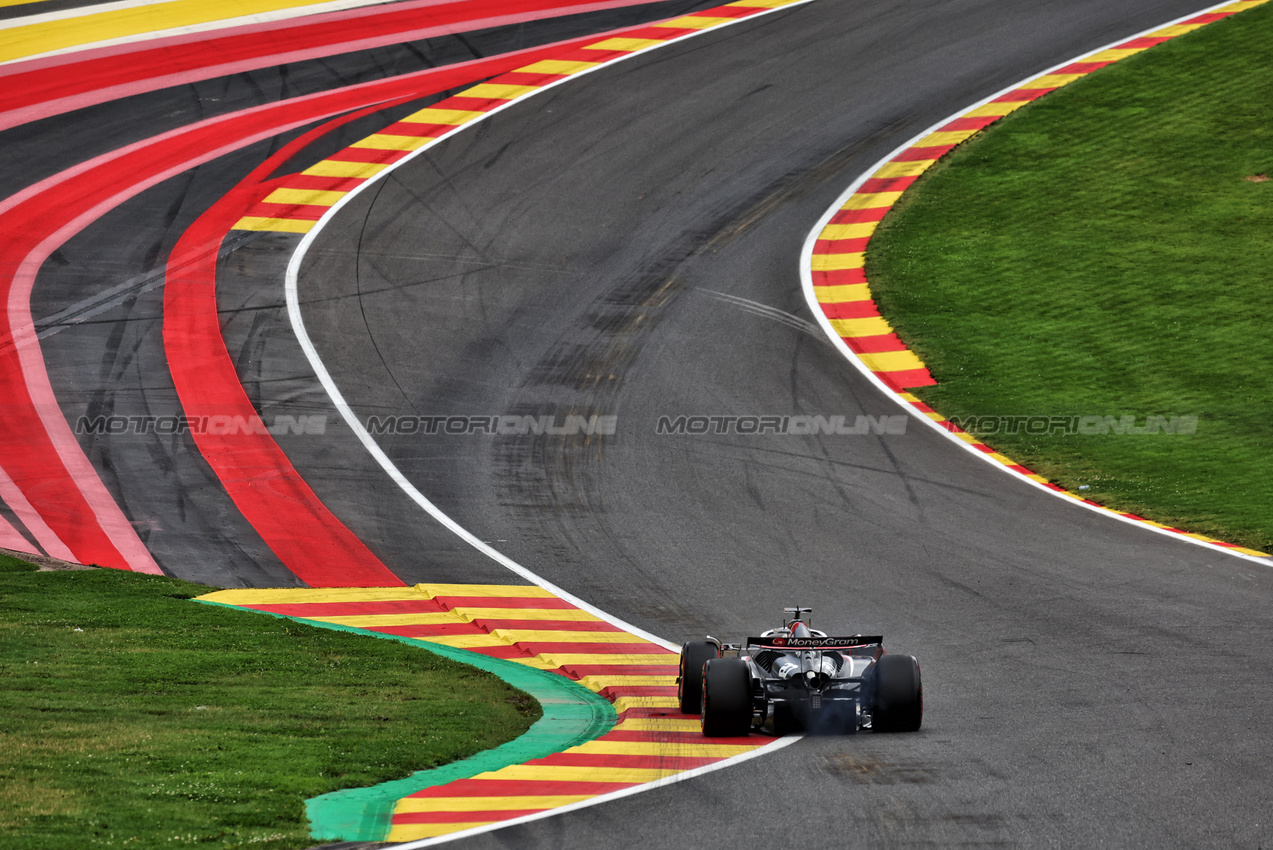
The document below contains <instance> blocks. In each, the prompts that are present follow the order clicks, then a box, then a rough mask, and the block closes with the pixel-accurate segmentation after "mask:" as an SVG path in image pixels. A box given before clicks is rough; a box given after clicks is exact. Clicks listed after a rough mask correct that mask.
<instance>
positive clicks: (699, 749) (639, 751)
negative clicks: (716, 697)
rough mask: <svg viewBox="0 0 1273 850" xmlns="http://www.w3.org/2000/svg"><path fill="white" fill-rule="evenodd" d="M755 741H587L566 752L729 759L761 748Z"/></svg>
mask: <svg viewBox="0 0 1273 850" xmlns="http://www.w3.org/2000/svg"><path fill="white" fill-rule="evenodd" d="M762 745H763V742H762V741H759V740H758V741H757V742H756V743H755V745H754V746H748V745H747V744H710V743H698V742H694V743H673V742H671V741H606V740H599V741H589V742H588V743H586V744H580V745H579V746H577V747H571V748H570V749H568V750H566V752H568V753H588V754H594V755H613V756H669V757H676V758H685V757H693V756H708V757H715V758H729V757H730V756H736V755H741V754H742V753H749V752H751V751H752V750H754V749H756V747H759V746H762Z"/></svg>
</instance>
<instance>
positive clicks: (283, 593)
mask: <svg viewBox="0 0 1273 850" xmlns="http://www.w3.org/2000/svg"><path fill="white" fill-rule="evenodd" d="M199 598H200V599H206V600H208V601H209V602H224V603H225V604H227V605H286V604H294V603H304V602H399V601H412V600H414V601H419V600H420V599H422V598H423V597H422V596H421V595H420V594H419V593H416V592H415V590H413V589H412V588H410V587H332V588H321V589H314V588H308V587H291V588H268V589H260V590H258V589H253V588H243V589H234V590H218V591H215V592H213V593H208V594H206V595H204V596H200V597H199Z"/></svg>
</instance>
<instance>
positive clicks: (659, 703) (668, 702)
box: [613, 697, 681, 714]
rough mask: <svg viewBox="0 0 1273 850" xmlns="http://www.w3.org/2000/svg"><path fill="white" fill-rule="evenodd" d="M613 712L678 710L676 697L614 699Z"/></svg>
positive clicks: (678, 703) (678, 705) (678, 704)
mask: <svg viewBox="0 0 1273 850" xmlns="http://www.w3.org/2000/svg"><path fill="white" fill-rule="evenodd" d="M613 702H614V710H615V711H617V712H619V713H620V714H622V713H623V712H625V711H627V710H628V709H629V708H680V705H681V703H680V701H679V700H678V699H677V698H676V697H616V698H615V699H614V700H613Z"/></svg>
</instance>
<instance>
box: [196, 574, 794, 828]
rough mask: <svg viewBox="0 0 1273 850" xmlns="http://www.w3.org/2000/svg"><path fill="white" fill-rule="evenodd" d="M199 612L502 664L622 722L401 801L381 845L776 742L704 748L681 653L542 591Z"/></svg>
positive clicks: (341, 594)
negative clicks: (558, 684) (336, 630)
mask: <svg viewBox="0 0 1273 850" xmlns="http://www.w3.org/2000/svg"><path fill="white" fill-rule="evenodd" d="M200 601H205V602H218V603H221V604H223V605H234V606H237V607H241V608H249V609H252V610H255V611H265V612H269V613H272V614H281V615H284V616H288V617H298V618H303V619H305V620H311V621H316V622H319V623H329V624H333V625H339V626H344V627H347V628H356V629H363V630H366V631H368V632H376V633H380V634H390V635H397V636H399V637H409V638H413V639H416V640H421V641H427V642H429V643H437V644H443V645H445V646H449V647H455V648H459V649H465V650H468V651H470V652H475V653H480V654H482V655H488V656H492V657H495V658H503V659H506V660H509V661H514V662H517V663H519V664H525V665H528V666H531V667H536V668H539V669H540V670H548V671H551V672H554V673H557V674H559V675H561V676H565V677H567V678H570V679H573V680H574V681H576V682H578V683H579V684H580V685H583V686H584V687H585V688H587V689H588V690H590V691H593V692H594V693H597V694H600V695H601V696H603V697H605V698H607V699H609V700H610V702H612V703H613V704H614V709H615V713H616V714H617V715H618V722H617V723H616V725H615V726H614V727H613V728H612V729H611V730H610V731H609V732H607V733H605V734H604V735H601V736H600V737H598V738H596V739H594V740H592V741H588V742H586V743H584V744H581V745H579V746H576V747H571V748H570V749H568V750H565V751H564V752H560V753H556V754H554V755H551V756H548V757H546V758H541V759H535V760H533V761H529V762H526V763H525V764H518V765H510V766H508V767H504V768H501V769H499V770H493V771H489V772H486V773H480V774H478V775H476V776H474V777H472V778H469V779H459V780H455V781H453V782H449V783H447V784H445V785H438V786H435V787H432V788H428V789H426V790H424V791H420V792H419V793H416V794H413V795H411V796H409V797H405V798H403V799H401V800H399V801H398V804H397V806H396V807H395V809H394V813H393V824H392V828H391V831H390V832H389V834H388V836H387V837H386V839H385V840H387V841H412V840H416V839H420V838H430V837H433V836H438V835H446V834H448V833H452V832H459V831H461V830H465V829H470V828H473V827H479V826H486V825H488V824H492V823H497V822H499V821H504V820H510V819H512V818H516V817H521V816H523V815H529V814H535V813H538V812H543V811H546V810H549V809H554V808H558V807H560V806H566V805H570V804H572V803H578V802H582V801H585V800H588V799H591V798H593V797H597V796H600V795H602V794H608V793H610V792H613V791H620V790H623V789H626V788H632V787H634V786H638V785H643V784H645V783H647V782H652V781H654V780H658V779H664V778H666V777H669V776H675V775H676V774H678V773H683V772H685V771H687V770H691V769H694V768H699V767H704V766H706V765H709V764H712V763H714V762H718V761H721V760H723V759H726V758H730V757H733V756H737V755H741V754H743V753H747V752H751V751H752V750H755V749H758V748H759V747H762V746H764V745H766V744H769V743H772V741H773V739H772V738H768V737H765V736H762V735H751V736H746V737H740V738H712V739H711V740H710V741H708V740H707V739H705V738H704V737H703V735H702V732H701V730H700V728H699V719H698V717H697V716H689V715H684V714H681V713H680V709H679V704H678V701H677V697H676V676H677V672H678V666H679V655H678V653H677V652H674V651H672V650H670V649H667V648H666V647H663V646H661V645H659V644H656V643H652V642H651V641H649V640H646V639H645V638H642V637H639V636H637V635H634V634H632V633H630V632H626V631H624V630H623V629H621V628H619V627H618V626H616V625H614V624H612V623H610V622H608V621H607V620H603V619H601V618H600V617H598V616H596V615H595V614H592V613H591V612H589V611H585V610H582V609H580V608H578V607H576V606H574V605H572V604H571V603H570V602H568V601H566V600H564V599H561V598H559V597H557V596H555V595H553V594H552V593H550V592H548V591H547V590H544V589H543V588H540V587H535V586H527V585H470V584H420V585H416V586H415V587H397V588H301V589H295V588H293V589H282V590H221V591H217V592H215V593H211V594H208V595H206V596H202V597H200Z"/></svg>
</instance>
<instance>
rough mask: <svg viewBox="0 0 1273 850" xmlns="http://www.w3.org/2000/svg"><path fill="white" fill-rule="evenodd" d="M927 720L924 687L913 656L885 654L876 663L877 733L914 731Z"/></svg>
mask: <svg viewBox="0 0 1273 850" xmlns="http://www.w3.org/2000/svg"><path fill="white" fill-rule="evenodd" d="M923 720H924V686H923V684H922V683H921V682H920V678H919V662H918V661H916V660H915V656H913V655H884V656H881V657H880V660H879V661H876V662H875V700H874V705H873V706H872V708H871V728H872V729H874V730H875V731H876V732H914V731H915V730H917V729H919V726H920V723H922V722H923Z"/></svg>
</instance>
